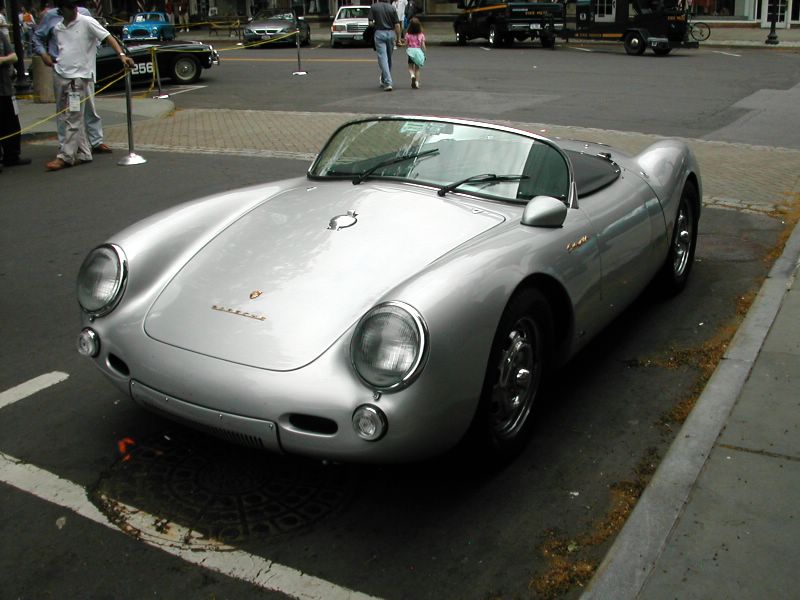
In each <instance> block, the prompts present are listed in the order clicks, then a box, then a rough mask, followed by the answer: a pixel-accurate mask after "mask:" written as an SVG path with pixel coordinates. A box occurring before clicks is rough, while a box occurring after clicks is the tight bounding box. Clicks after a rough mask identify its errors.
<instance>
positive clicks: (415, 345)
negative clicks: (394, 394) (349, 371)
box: [350, 302, 428, 390]
mask: <svg viewBox="0 0 800 600" xmlns="http://www.w3.org/2000/svg"><path fill="white" fill-rule="evenodd" d="M427 347H428V333H427V328H426V327H425V322H424V321H423V320H422V316H421V315H420V314H419V313H418V312H417V311H416V310H415V309H414V308H412V307H411V306H409V305H408V304H404V303H402V302H387V303H385V304H380V305H378V306H376V307H375V308H373V309H372V310H370V311H369V312H368V313H367V314H366V315H364V316H363V317H362V318H361V321H359V322H358V325H357V326H356V329H355V333H354V334H353V340H352V342H351V343H350V357H351V360H352V362H353V367H354V368H355V370H356V373H358V375H359V377H361V379H363V380H364V381H365V382H366V383H367V384H369V385H371V386H373V387H375V388H377V389H379V390H392V389H397V388H401V387H404V386H406V385H408V384H409V383H411V381H413V379H414V377H416V375H417V374H418V373H419V371H420V370H421V368H422V363H423V361H424V358H425V355H426V353H427Z"/></svg>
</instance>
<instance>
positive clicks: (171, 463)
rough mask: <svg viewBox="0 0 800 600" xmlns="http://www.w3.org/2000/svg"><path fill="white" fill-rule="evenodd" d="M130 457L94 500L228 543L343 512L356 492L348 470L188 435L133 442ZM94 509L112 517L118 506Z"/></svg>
mask: <svg viewBox="0 0 800 600" xmlns="http://www.w3.org/2000/svg"><path fill="white" fill-rule="evenodd" d="M127 450H129V452H128V453H127V454H126V456H125V457H124V458H123V459H121V460H120V461H118V462H117V463H115V464H114V466H113V467H112V468H111V469H110V470H109V471H108V472H107V473H105V474H104V476H103V477H102V478H101V480H100V481H99V483H98V484H97V487H96V489H95V490H94V493H93V497H94V498H95V499H100V498H108V499H111V500H112V501H117V502H122V503H124V504H127V505H130V506H134V507H136V508H138V509H140V510H143V511H146V512H148V513H150V514H152V515H156V516H157V517H158V518H160V519H165V520H168V521H172V522H175V523H178V524H180V525H182V526H184V527H187V528H189V529H191V530H194V531H196V532H197V533H199V534H201V535H202V536H204V537H207V538H214V539H217V540H219V541H222V542H225V543H228V544H235V543H237V542H244V541H247V540H252V539H255V538H265V537H274V536H278V535H283V534H286V533H288V532H292V531H295V530H298V529H302V528H305V527H308V526H310V525H312V524H313V523H315V522H318V521H319V520H321V519H323V518H325V517H326V516H328V515H330V514H331V513H333V512H334V511H337V510H338V509H339V508H340V507H342V506H343V505H344V504H345V503H346V501H347V500H348V499H349V497H350V494H351V490H352V489H353V485H354V482H353V477H352V475H351V473H352V471H351V470H350V469H348V468H347V467H344V466H339V465H325V464H323V463H321V462H316V461H308V460H303V459H297V458H287V457H282V456H275V455H272V454H267V453H263V452H256V451H253V450H248V449H246V448H240V447H237V446H231V445H228V444H226V443H224V442H220V441H218V440H216V439H214V438H210V437H205V436H202V435H200V434H194V433H193V432H188V431H180V432H170V433H169V434H167V435H160V436H158V437H157V438H154V439H151V440H147V441H145V442H140V441H134V443H132V444H130V446H129V447H128V448H127ZM96 503H97V504H98V506H99V507H100V509H101V510H104V511H111V510H113V502H112V503H109V502H107V501H102V500H96ZM112 516H113V518H114V519H115V520H117V521H118V520H119V519H120V516H119V514H116V513H115V514H114V515H112Z"/></svg>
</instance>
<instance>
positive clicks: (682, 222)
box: [658, 181, 700, 296]
mask: <svg viewBox="0 0 800 600" xmlns="http://www.w3.org/2000/svg"><path fill="white" fill-rule="evenodd" d="M699 206H700V200H699V198H698V194H697V188H696V187H695V186H694V184H693V183H691V182H688V181H687V182H686V185H685V186H684V187H683V192H682V193H681V199H680V202H679V204H678V213H677V215H676V217H675V227H674V228H673V230H672V237H671V238H670V243H669V252H668V253H667V258H666V259H665V260H664V265H663V266H662V267H661V271H660V272H659V274H658V284H659V287H660V288H661V290H662V291H663V292H664V293H665V294H666V295H669V296H672V295H675V294H677V293H679V292H681V291H682V290H683V288H685V287H686V282H687V281H689V274H690V273H691V271H692V265H693V264H694V252H695V249H696V247H697V221H698V216H699V213H698V210H699Z"/></svg>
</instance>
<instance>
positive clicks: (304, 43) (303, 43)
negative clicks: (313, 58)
mask: <svg viewBox="0 0 800 600" xmlns="http://www.w3.org/2000/svg"><path fill="white" fill-rule="evenodd" d="M300 45H301V46H310V45H311V30H310V29H307V30H306V35H305V37H304V38H303V39H301V40H300Z"/></svg>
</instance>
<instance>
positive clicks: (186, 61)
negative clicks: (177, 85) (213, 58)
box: [175, 58, 197, 81]
mask: <svg viewBox="0 0 800 600" xmlns="http://www.w3.org/2000/svg"><path fill="white" fill-rule="evenodd" d="M196 73H197V65H196V64H195V62H194V61H193V60H192V59H190V58H181V59H178V62H176V63H175V74H176V75H177V76H178V79H180V80H181V81H190V80H191V79H193V78H194V76H195V74H196Z"/></svg>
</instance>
